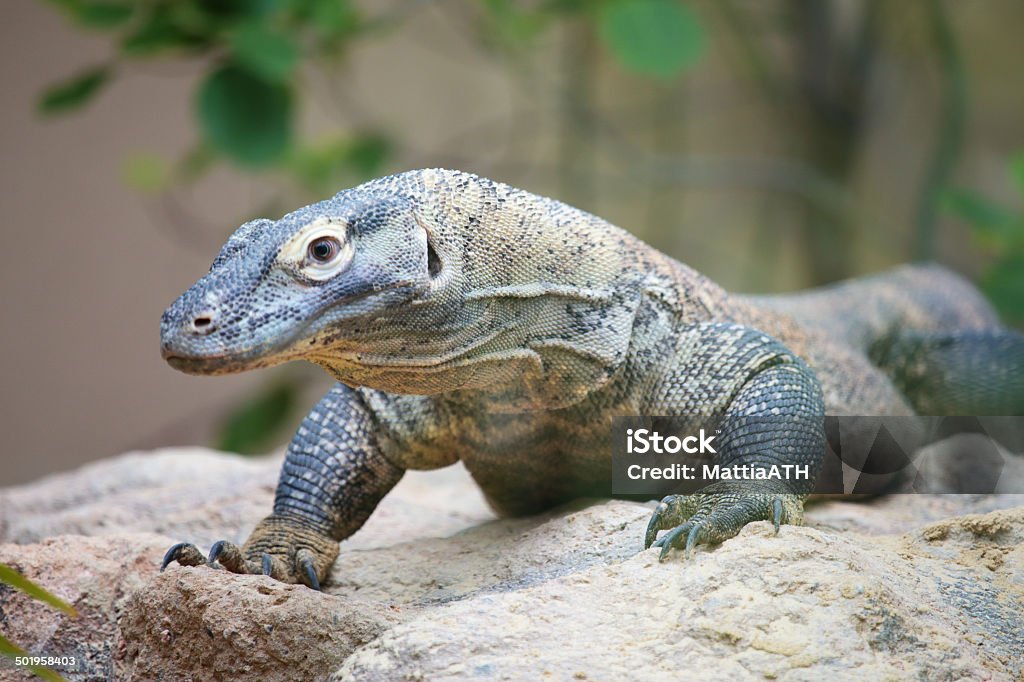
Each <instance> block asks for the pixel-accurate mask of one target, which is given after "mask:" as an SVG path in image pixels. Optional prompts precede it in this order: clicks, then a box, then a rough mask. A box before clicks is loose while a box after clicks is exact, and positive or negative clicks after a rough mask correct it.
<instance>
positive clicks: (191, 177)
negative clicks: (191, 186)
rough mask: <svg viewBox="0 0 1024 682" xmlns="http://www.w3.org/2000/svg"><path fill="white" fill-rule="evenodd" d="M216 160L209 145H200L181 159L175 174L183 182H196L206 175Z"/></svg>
mask: <svg viewBox="0 0 1024 682" xmlns="http://www.w3.org/2000/svg"><path fill="white" fill-rule="evenodd" d="M216 160H217V155H216V154H215V153H214V151H213V150H212V149H210V147H209V145H205V144H199V145H196V146H195V147H194V148H192V149H190V150H189V152H188V153H187V154H185V156H183V157H182V158H181V160H180V161H179V162H178V166H177V168H176V170H175V173H176V174H177V176H178V178H179V179H180V180H181V181H182V182H186V183H189V182H195V181H196V180H198V179H199V178H201V177H203V176H204V175H206V172H207V171H209V170H210V168H212V167H213V162H214V161H216Z"/></svg>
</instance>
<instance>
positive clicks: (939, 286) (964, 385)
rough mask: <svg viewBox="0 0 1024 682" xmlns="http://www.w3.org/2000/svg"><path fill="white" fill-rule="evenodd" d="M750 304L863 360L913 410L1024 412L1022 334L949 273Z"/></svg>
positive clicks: (856, 282) (907, 269) (881, 278)
mask: <svg viewBox="0 0 1024 682" xmlns="http://www.w3.org/2000/svg"><path fill="white" fill-rule="evenodd" d="M751 300H754V301H756V302H757V303H759V304H760V305H761V306H762V307H766V308H771V309H774V310H777V311H779V312H782V313H785V314H787V315H789V316H791V317H793V318H795V319H796V320H797V321H798V322H800V324H801V325H802V326H804V327H805V328H807V329H811V330H815V331H817V332H818V333H820V334H823V335H825V336H829V337H832V338H834V339H836V340H837V341H839V342H841V343H844V344H846V345H850V346H853V347H855V348H858V349H859V350H861V351H862V352H864V353H865V354H867V355H868V357H869V358H870V359H871V361H872V363H873V364H875V365H876V366H878V367H879V368H880V369H882V370H883V371H884V372H885V373H886V374H887V375H888V376H889V377H890V378H891V380H892V382H893V383H894V384H895V385H896V387H897V388H898V389H899V390H900V392H901V393H902V394H903V395H904V396H905V397H906V398H907V400H909V401H910V403H911V405H912V406H913V407H914V409H915V411H916V412H917V413H918V414H926V415H936V416H946V415H976V416H982V415H1021V414H1024V336H1022V335H1021V334H1020V333H1019V332H1016V331H1013V330H1011V329H1007V328H1005V327H1003V326H1002V325H1001V324H1000V322H999V318H998V316H997V315H996V313H995V311H994V310H993V309H992V306H991V305H989V303H988V302H987V301H986V300H985V298H984V296H982V294H981V293H980V292H979V291H978V290H977V289H976V288H975V287H974V286H973V285H972V284H971V283H970V282H968V281H967V280H966V279H964V278H963V277H961V276H959V275H957V274H956V273H954V272H952V271H951V270H948V269H946V268H943V267H941V266H938V265H907V266H903V267H900V268H896V269H894V270H889V271H887V272H883V273H880V274H877V275H873V276H870V277H863V278H859V279H852V280H847V281H844V282H838V283H836V284H833V285H830V286H826V287H821V288H819V289H812V290H810V291H806V292H799V293H796V294H788V295H782V296H765V297H754V298H752V299H751Z"/></svg>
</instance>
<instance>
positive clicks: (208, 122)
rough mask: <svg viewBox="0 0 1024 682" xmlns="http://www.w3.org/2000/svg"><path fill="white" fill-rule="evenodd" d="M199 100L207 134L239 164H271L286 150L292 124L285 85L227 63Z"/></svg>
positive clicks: (203, 87)
mask: <svg viewBox="0 0 1024 682" xmlns="http://www.w3.org/2000/svg"><path fill="white" fill-rule="evenodd" d="M196 104H197V115H198V117H199V124H200V127H201V128H202V131H203V136H204V137H205V139H206V140H207V141H208V142H209V143H210V145H211V146H212V147H214V148H215V149H218V150H220V151H221V152H223V153H224V154H225V155H227V156H228V157H229V158H230V159H232V160H233V161H235V162H236V163H238V164H239V165H242V166H249V167H252V168H256V167H260V166H267V165H269V164H272V163H274V162H275V161H277V160H279V159H280V158H281V157H282V156H283V155H284V153H285V151H287V149H288V145H289V143H290V141H291V129H292V97H291V91H290V90H289V89H288V87H287V86H285V85H283V84H280V83H271V82H268V81H267V80H266V79H264V78H261V77H259V76H257V75H255V74H253V73H252V72H251V71H248V70H246V69H244V68H241V67H240V66H237V65H233V64H229V65H227V66H223V67H221V68H219V69H217V70H216V71H214V72H213V73H211V74H209V76H207V78H206V80H205V81H204V82H203V84H202V85H201V86H200V88H199V93H198V98H197V101H196Z"/></svg>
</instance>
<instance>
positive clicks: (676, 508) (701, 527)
mask: <svg viewBox="0 0 1024 682" xmlns="http://www.w3.org/2000/svg"><path fill="white" fill-rule="evenodd" d="M803 499H804V496H803V495H795V494H793V493H791V492H786V491H784V490H772V489H771V488H770V487H769V488H761V489H754V490H752V489H751V487H750V484H749V483H735V482H729V481H720V482H718V483H714V484H712V485H709V486H707V487H706V488H705V489H704V490H703V491H702V492H700V493H696V494H693V495H669V496H668V497H666V498H664V499H663V500H662V501H661V502H660V503H659V504H658V506H657V508H656V509H655V510H654V513H653V514H652V515H651V520H650V522H649V523H648V524H647V534H646V536H645V538H644V549H647V548H649V547H652V546H654V547H661V555H660V556H659V557H658V559H659V561H660V560H664V558H665V557H666V556H668V553H669V552H670V551H671V550H672V548H677V549H683V550H684V553H685V554H684V555H685V556H687V557H688V556H690V555H691V554H692V553H693V550H694V548H695V547H697V545H712V544H717V543H719V542H722V541H724V540H728V539H729V538H731V537H733V536H735V535H736V534H737V533H739V532H740V529H742V528H743V526H745V525H747V524H748V523H752V522H754V521H771V522H772V523H774V524H775V532H776V533H778V532H779V526H780V525H781V524H783V523H790V524H796V525H799V524H801V523H803ZM661 530H667V531H668V532H667V533H665V534H664V535H662V536H661V537H660V538H658V539H657V540H656V539H655V538H656V537H657V535H658V531H661Z"/></svg>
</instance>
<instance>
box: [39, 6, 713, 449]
mask: <svg viewBox="0 0 1024 682" xmlns="http://www.w3.org/2000/svg"><path fill="white" fill-rule="evenodd" d="M47 1H48V2H49V3H50V4H53V5H56V6H57V7H58V8H59V9H60V10H61V11H62V12H64V13H65V14H66V15H67V16H68V17H69V18H70V19H71V20H72V21H73V22H74V23H75V24H76V25H78V26H80V27H81V28H82V29H84V30H89V31H96V32H101V33H105V34H107V35H109V36H110V37H111V40H112V43H113V45H114V47H115V55H114V56H113V57H112V58H111V59H110V60H109V62H108V63H104V64H99V65H97V66H95V67H93V68H91V69H88V70H86V71H83V72H81V73H79V74H76V75H74V76H71V77H70V78H68V79H67V80H66V81H64V82H61V83H58V84H55V85H53V86H51V87H50V88H48V89H47V90H46V91H45V92H44V93H43V94H42V96H41V97H40V100H39V102H38V108H39V111H40V112H41V113H44V114H47V115H58V114H66V113H69V112H73V111H76V110H78V109H80V108H82V107H84V106H86V105H87V104H88V103H89V102H91V101H92V100H93V99H94V98H95V97H97V96H98V95H99V94H100V93H101V92H102V91H103V89H104V88H105V87H107V86H108V85H109V84H110V82H111V81H112V80H113V79H114V78H115V77H116V76H117V74H118V73H119V71H122V70H123V69H124V68H125V67H126V66H128V65H130V64H133V63H150V62H153V61H156V60H180V59H195V58H200V59H202V60H203V62H202V64H203V75H202V77H201V78H200V81H199V83H198V85H197V88H196V93H195V99H194V115H195V122H196V128H197V130H198V133H199V137H200V143H199V144H198V145H197V146H196V147H195V148H194V149H193V150H192V151H191V152H189V153H188V154H186V155H185V156H184V157H183V158H181V159H179V160H177V161H169V160H166V159H164V158H162V157H160V156H159V155H156V154H154V153H151V152H140V153H136V154H133V155H132V156H130V157H129V158H127V159H125V160H124V162H123V164H122V168H121V174H122V177H123V179H124V181H125V183H126V184H128V185H129V186H131V187H133V188H135V189H136V190H138V191H139V192H142V193H144V194H147V195H164V194H167V193H169V192H170V191H172V190H173V189H174V188H175V187H176V186H179V185H183V184H188V183H191V182H194V181H196V180H198V179H200V178H202V177H203V175H205V174H206V173H207V172H208V171H209V170H210V169H211V168H212V167H213V166H214V165H215V164H216V163H217V162H225V163H227V164H229V165H232V166H234V167H235V168H237V169H240V170H243V171H245V172H273V173H277V174H280V175H282V176H284V177H285V178H287V179H288V180H289V181H290V182H291V183H292V185H294V186H295V187H297V188H298V189H299V190H300V191H301V192H303V193H304V195H305V197H298V198H297V200H300V199H302V198H308V197H323V196H327V195H330V194H333V193H334V192H336V191H337V190H338V189H339V188H340V187H343V186H345V185H347V184H352V183H354V182H359V181H362V180H365V179H368V178H371V177H375V176H378V175H381V174H382V173H383V172H384V171H385V169H386V168H387V167H388V164H389V163H390V162H391V160H392V158H393V156H394V151H395V147H396V140H395V137H394V135H392V134H387V133H385V132H383V131H380V130H345V129H342V130H337V131H335V132H334V133H331V134H327V135H320V136H319V137H317V138H316V139H304V138H302V137H301V136H300V135H299V134H298V133H297V132H296V118H297V116H298V113H299V112H300V111H301V108H302V106H303V102H304V100H305V99H306V98H307V97H308V93H307V92H304V90H303V78H302V76H303V74H302V69H303V67H304V66H311V65H312V66H324V67H326V68H328V69H331V70H334V71H337V70H340V65H341V63H342V62H343V61H344V60H345V59H346V56H347V49H348V48H349V47H350V46H351V45H352V44H353V43H354V42H355V41H357V40H360V39H363V38H366V37H368V36H371V37H372V36H373V35H377V34H380V33H382V32H383V31H387V30H390V29H392V28H394V27H396V26H398V25H399V21H400V19H401V17H402V14H401V12H400V11H399V12H397V13H395V14H393V15H387V14H382V15H376V16H369V15H368V14H367V11H366V10H365V9H364V8H363V7H365V6H366V5H365V4H364V5H363V6H360V5H357V4H356V3H354V2H351V1H350V0H47ZM409 4H412V3H407V5H409ZM399 7H401V5H399ZM478 9H479V11H480V13H481V18H482V22H481V25H482V31H481V35H480V36H479V38H480V40H481V42H483V43H485V44H491V45H496V46H499V47H501V48H506V49H511V50H515V49H523V48H527V47H528V46H529V45H530V44H531V43H532V41H534V40H535V39H537V38H538V37H539V36H540V34H541V33H542V32H544V31H546V30H548V29H550V28H551V27H552V26H553V25H554V24H556V23H557V22H558V21H566V20H571V19H579V20H582V21H583V22H585V23H586V24H587V25H589V26H590V27H591V28H592V30H593V31H594V32H595V34H597V35H599V36H600V37H601V39H602V40H603V41H604V44H605V45H606V48H607V50H608V51H609V53H610V54H611V55H613V56H614V57H615V59H617V60H618V62H619V63H620V64H621V65H622V67H623V68H625V69H627V70H631V71H634V72H636V73H637V74H640V75H644V76H650V77H653V78H658V79H666V78H670V77H672V76H676V75H678V74H680V73H681V72H682V71H684V70H685V69H686V68H689V67H690V66H692V65H694V64H695V63H696V62H697V60H698V59H699V58H700V56H701V54H702V53H703V50H704V47H705V43H706V36H705V32H704V29H703V28H702V26H701V24H700V22H699V21H698V19H697V17H696V16H695V15H694V14H693V12H692V11H691V10H690V9H689V8H688V7H687V6H686V5H684V4H681V3H680V2H677V0H602V1H600V2H594V1H587V0H544V1H541V2H534V3H522V2H516V1H514V0H479V2H478ZM302 384H303V382H302V380H301V379H298V378H295V377H293V376H290V375H287V374H285V375H281V376H280V377H277V378H275V380H274V381H273V383H271V384H270V385H269V386H268V387H267V388H266V389H265V390H263V391H261V392H259V393H258V394H256V395H255V396H253V397H252V398H251V399H250V400H248V401H246V402H245V403H243V404H241V405H239V406H237V407H236V408H235V409H233V410H232V411H231V413H230V414H229V415H228V417H227V418H226V420H225V423H224V425H223V427H222V429H221V432H220V435H219V438H218V443H217V445H218V447H220V448H221V449H223V450H228V451H234V452H242V453H256V452H263V451H265V450H266V449H267V448H269V447H271V446H273V445H274V444H275V442H276V441H277V440H278V439H279V438H280V437H281V435H282V434H283V433H285V432H286V430H287V429H288V427H289V426H290V425H291V424H290V421H291V419H292V417H293V416H294V414H293V413H294V412H295V411H296V407H297V402H298V395H299V393H300V392H301V389H302Z"/></svg>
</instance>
